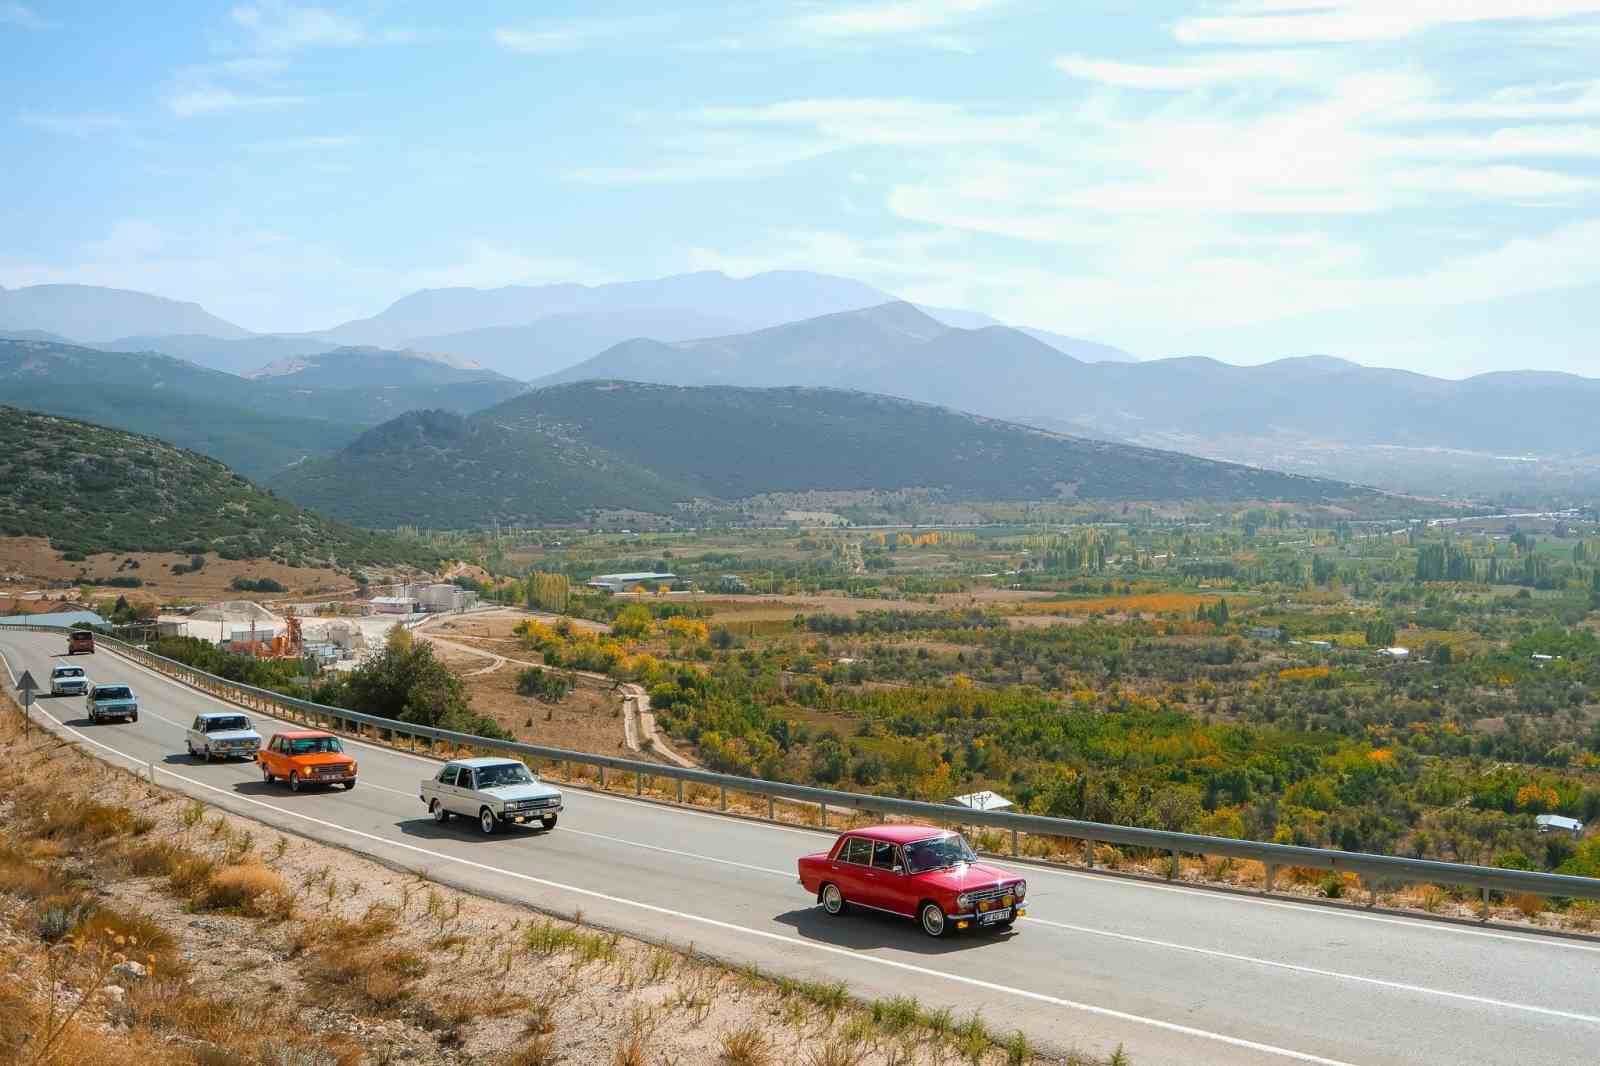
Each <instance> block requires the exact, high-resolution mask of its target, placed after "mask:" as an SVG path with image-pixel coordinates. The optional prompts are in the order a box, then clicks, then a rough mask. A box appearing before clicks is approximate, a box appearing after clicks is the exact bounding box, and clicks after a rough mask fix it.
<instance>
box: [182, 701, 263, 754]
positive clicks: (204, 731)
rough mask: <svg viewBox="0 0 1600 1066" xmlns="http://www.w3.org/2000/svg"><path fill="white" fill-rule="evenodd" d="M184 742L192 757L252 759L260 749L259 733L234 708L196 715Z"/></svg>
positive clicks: (247, 719) (248, 720)
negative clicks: (232, 709)
mask: <svg viewBox="0 0 1600 1066" xmlns="http://www.w3.org/2000/svg"><path fill="white" fill-rule="evenodd" d="M184 742H185V743H186V744H187V745H188V747H189V754H190V755H191V756H192V757H194V758H196V759H204V760H206V761H207V762H210V761H211V760H212V759H254V758H255V757H256V752H258V751H260V750H261V734H260V733H257V732H256V731H255V727H254V726H252V725H251V724H250V719H249V718H247V717H245V716H244V715H242V714H240V713H239V712H237V711H211V712H208V713H206V714H201V715H196V716H195V720H194V722H193V723H192V724H191V725H190V726H189V731H188V734H187V735H186V736H185V738H184Z"/></svg>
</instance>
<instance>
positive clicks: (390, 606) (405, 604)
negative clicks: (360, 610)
mask: <svg viewBox="0 0 1600 1066" xmlns="http://www.w3.org/2000/svg"><path fill="white" fill-rule="evenodd" d="M416 611H417V601H416V600H414V599H413V598H411V597H410V596H374V597H372V613H373V614H415V613H416Z"/></svg>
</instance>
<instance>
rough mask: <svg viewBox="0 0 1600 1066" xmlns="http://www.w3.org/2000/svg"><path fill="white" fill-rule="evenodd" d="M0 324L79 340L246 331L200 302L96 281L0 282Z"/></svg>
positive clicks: (223, 335)
mask: <svg viewBox="0 0 1600 1066" xmlns="http://www.w3.org/2000/svg"><path fill="white" fill-rule="evenodd" d="M0 329H3V330H44V331H46V332H49V333H55V334H58V335H60V336H63V337H71V338H72V339H73V340H75V341H78V342H79V343H82V342H85V341H108V340H112V339H114V338H117V337H128V336H135V335H153V334H165V333H204V334H208V335H210V336H214V337H221V338H225V339H237V338H239V337H247V336H249V335H250V331H249V330H246V329H241V328H240V327H238V326H236V325H234V324H233V323H232V322H225V321H223V320H222V319H220V318H218V317H217V316H216V315H213V314H211V313H210V312H208V311H206V309H205V308H203V307H201V306H200V305H199V304H195V303H184V302H180V301H178V300H168V299H166V298H164V297H161V296H152V295H150V294H149V293H145V292H134V291H132V290H129V289H108V288H104V287H101V286H99V285H29V286H26V287H24V288H20V289H7V288H4V287H0Z"/></svg>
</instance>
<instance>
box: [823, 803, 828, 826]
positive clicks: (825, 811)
mask: <svg viewBox="0 0 1600 1066" xmlns="http://www.w3.org/2000/svg"><path fill="white" fill-rule="evenodd" d="M822 828H824V829H826V828H828V805H827V804H826V803H824V804H822Z"/></svg>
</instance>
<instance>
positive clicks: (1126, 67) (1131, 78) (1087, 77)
mask: <svg viewBox="0 0 1600 1066" xmlns="http://www.w3.org/2000/svg"><path fill="white" fill-rule="evenodd" d="M1316 65H1317V57H1316V56H1315V55H1312V54H1310V53H1306V52H1299V51H1259V52H1241V53H1231V54H1226V55H1221V56H1214V57H1209V58H1206V59H1192V60H1177V61H1173V62H1170V63H1124V62H1118V61H1115V60H1109V59H1096V58H1094V57H1092V56H1083V55H1067V56H1061V57H1059V58H1058V59H1057V60H1056V69H1057V70H1059V71H1061V72H1062V73H1063V74H1067V75H1070V76H1071V77H1074V78H1077V79H1079V80H1081V81H1090V82H1097V83H1099V84H1101V85H1110V86H1115V87H1117V88H1122V89H1158V90H1174V89H1195V88H1200V87H1203V86H1209V85H1225V84H1228V83H1232V82H1242V81H1252V80H1260V79H1268V80H1274V81H1284V80H1292V79H1295V78H1303V77H1305V76H1306V75H1307V74H1308V73H1309V72H1310V71H1311V70H1312V69H1314V68H1315V66H1316Z"/></svg>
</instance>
